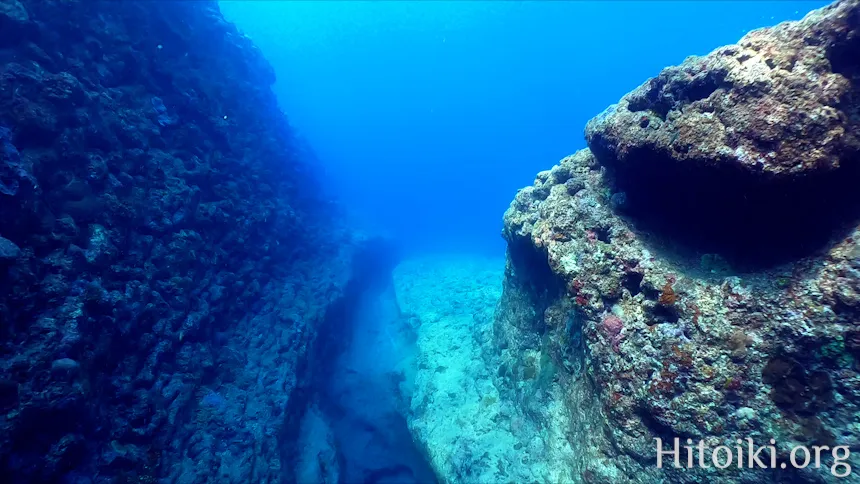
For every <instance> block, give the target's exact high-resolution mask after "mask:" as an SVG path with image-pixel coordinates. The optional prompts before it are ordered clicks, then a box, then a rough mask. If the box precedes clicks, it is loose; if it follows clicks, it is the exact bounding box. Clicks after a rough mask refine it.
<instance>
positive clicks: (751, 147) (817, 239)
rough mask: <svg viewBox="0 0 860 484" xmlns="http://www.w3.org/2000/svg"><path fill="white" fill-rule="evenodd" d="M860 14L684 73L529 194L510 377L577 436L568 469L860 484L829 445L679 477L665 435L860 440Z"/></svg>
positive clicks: (845, 7)
mask: <svg viewBox="0 0 860 484" xmlns="http://www.w3.org/2000/svg"><path fill="white" fill-rule="evenodd" d="M858 18H860V3H858V2H857V1H845V2H839V3H837V4H834V5H833V6H830V7H828V8H825V9H822V10H820V11H817V12H813V13H811V14H810V15H809V16H807V17H806V18H805V19H804V20H803V21H800V22H798V23H787V24H781V25H779V26H777V27H774V28H772V29H763V30H760V31H756V32H752V33H750V34H749V35H747V36H746V37H745V38H744V39H743V40H741V42H740V43H739V44H738V45H736V46H729V47H724V48H721V49H718V50H717V51H715V52H714V53H712V54H710V55H709V56H706V57H704V58H699V59H696V58H692V59H688V60H687V61H686V62H685V63H684V64H683V65H682V66H680V67H677V68H669V69H666V70H664V71H663V72H662V73H661V74H660V75H659V76H658V77H657V78H655V79H653V80H651V81H649V82H648V83H646V84H644V85H643V86H642V87H640V88H639V89H637V90H636V91H634V92H633V93H631V94H629V95H628V96H625V98H624V99H623V100H622V101H621V102H620V103H619V104H618V105H617V106H614V107H612V108H611V109H609V110H607V112H605V113H604V114H602V115H601V116H599V117H598V118H595V119H594V120H593V121H591V122H590V123H589V125H588V128H587V137H588V141H589V147H590V150H589V149H586V150H582V151H580V152H579V153H577V154H575V155H574V156H571V157H569V158H566V159H565V160H562V162H561V163H560V164H559V165H557V166H555V167H553V168H552V170H549V171H546V172H542V173H540V174H538V176H537V179H536V180H535V183H534V186H532V187H528V188H525V189H523V190H521V191H520V192H519V193H518V194H517V196H516V199H515V200H514V202H513V203H512V205H511V207H510V209H509V210H508V211H507V212H506V214H505V229H504V236H505V237H506V239H507V240H508V242H509V250H508V267H507V271H506V278H505V285H504V293H503V296H502V302H501V305H500V308H499V311H498V312H497V315H496V322H495V338H496V346H497V347H498V348H499V350H500V351H501V361H502V370H501V371H500V373H499V377H498V380H497V382H496V387H497V388H500V389H504V392H503V395H502V397H503V398H509V399H510V398H513V399H515V400H516V401H518V402H519V404H520V406H521V407H522V408H524V413H525V414H526V415H530V416H531V418H532V420H533V421H534V422H537V423H539V424H540V425H543V426H544V427H545V428H547V429H551V428H564V429H565V431H564V432H565V434H566V436H567V438H568V440H569V441H570V443H571V445H572V447H573V452H565V451H564V450H563V449H562V448H561V447H560V446H559V445H558V443H557V442H553V441H552V440H551V439H547V441H546V443H545V445H546V448H547V453H548V455H549V456H550V457H549V459H548V460H549V461H551V462H559V461H564V462H565V467H566V469H567V472H568V473H569V474H568V475H566V476H563V479H567V480H571V481H574V482H590V483H595V482H600V483H623V482H659V481H660V480H661V479H668V480H670V481H672V482H690V483H693V482H726V483H739V482H765V481H766V482H837V481H838V482H858V477H857V474H856V472H855V473H854V474H853V475H852V476H851V477H849V478H847V479H841V480H840V479H837V478H836V477H834V476H833V475H832V473H831V467H830V465H831V464H832V463H833V459H832V458H830V453H829V450H828V451H825V452H824V454H823V461H822V468H820V469H815V468H812V467H809V468H806V469H802V470H797V469H791V468H789V469H785V470H781V471H780V470H777V471H765V470H759V469H744V470H739V469H738V468H737V467H736V466H733V467H730V468H727V469H725V470H716V469H714V468H713V467H711V468H710V469H690V470H687V469H684V470H676V469H671V468H670V469H664V470H659V469H657V468H656V462H657V460H656V444H655V441H654V439H655V438H657V437H659V438H662V439H664V440H671V439H672V438H674V437H679V438H681V439H687V438H691V439H693V440H694V442H695V441H697V440H700V439H701V440H704V441H705V443H706V444H707V445H708V446H709V447H710V448H711V449H713V448H714V447H716V446H718V445H727V446H730V447H732V448H734V446H735V445H736V440H737V439H745V438H752V439H754V441H755V442H756V443H759V444H760V445H766V444H767V443H768V441H769V440H770V439H775V441H776V448H777V459H778V462H786V461H787V459H788V452H789V450H790V449H791V447H792V446H794V445H800V444H803V445H827V446H830V447H832V446H834V445H845V446H850V447H852V448H853V449H857V448H858V446H860V425H858V420H857V415H858V412H860V373H858V372H860V352H858V347H860V345H858V343H857V342H858V335H860V326H858V321H860V312H858V307H860V306H858V303H860V297H858V294H860V271H858V266H860V232H858V230H856V227H857V223H858V212H857V210H856V207H857V202H858V198H860V195H858V192H857V190H856V187H857V186H858V184H860V176H858V173H860V171H858V170H857V166H858V163H860V158H859V157H858V145H857V140H858V136H860V126H858V107H860V104H858V102H860V98H858V93H860V91H858V89H860V84H858V81H860V77H858V73H860V70H858V68H860V44H858V29H860V24H858ZM840 190H841V191H840ZM795 197H800V198H799V199H798V198H795ZM822 219H823V220H822ZM544 372H551V373H552V377H551V378H547V379H544V380H541V378H540V376H539V375H541V374H544ZM534 395H542V397H541V398H538V397H536V396H534ZM559 403H561V405H558V404H559ZM854 463H855V464H856V461H854ZM836 470H837V471H839V470H844V469H838V468H837V469H836Z"/></svg>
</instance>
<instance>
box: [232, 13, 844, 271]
mask: <svg viewBox="0 0 860 484" xmlns="http://www.w3.org/2000/svg"><path fill="white" fill-rule="evenodd" d="M826 3H827V2H821V1H804V2H782V1H779V2H778V1H759V2H752V1H749V2H747V1H724V2H705V1H695V2H681V1H667V2H638V1H637V2H621V1H607V2H482V1H474V2H468V1H461V2H429V1H428V2H341V1H326V2H299V1H289V2H276V1H259V2H248V1H241V2H237V1H223V2H221V9H222V11H223V13H224V15H225V16H226V17H227V18H228V19H229V20H232V21H234V22H236V23H237V25H238V26H239V28H240V29H241V30H243V31H244V32H245V33H246V34H247V35H248V36H249V37H251V38H252V39H253V40H254V42H255V43H256V44H257V45H258V46H259V47H260V48H261V49H262V51H263V54H264V55H265V56H266V58H267V59H268V60H269V61H270V62H271V63H272V65H273V67H274V69H275V71H276V74H277V79H278V80H277V83H276V85H275V91H276V93H277V95H278V97H279V99H280V102H281V104H282V106H283V109H284V111H285V112H286V113H288V115H289V116H290V118H291V122H292V124H293V125H294V126H295V127H296V128H297V129H298V130H299V131H300V132H301V133H303V135H304V136H305V137H306V138H307V139H308V140H309V141H310V142H311V144H312V146H313V147H314V150H315V151H316V152H317V154H318V156H319V157H320V160H321V162H322V163H323V165H324V167H325V168H326V170H327V173H328V175H327V180H328V183H327V186H328V188H329V189H331V191H332V193H333V194H334V195H335V196H336V197H337V198H340V199H341V200H343V201H345V202H346V204H347V205H348V206H349V207H351V209H352V211H353V215H354V216H355V217H356V219H357V220H358V221H360V223H361V224H362V225H364V226H366V227H368V228H372V229H374V230H377V231H382V232H386V233H390V234H392V235H393V236H395V237H397V238H398V240H400V241H401V243H403V244H404V245H405V246H406V248H407V249H410V250H412V251H422V252H423V251H428V250H429V251H436V250H452V249H453V250H457V251H468V252H476V253H485V254H491V255H498V254H501V253H502V252H503V250H504V243H503V241H502V239H501V237H500V236H499V232H500V230H501V226H502V214H503V213H504V211H505V209H506V208H507V206H508V204H509V203H510V201H511V200H512V198H513V196H514V194H515V193H516V190H517V189H518V188H521V187H523V186H526V185H529V184H531V182H532V180H533V179H534V175H535V174H536V173H537V172H539V171H541V170H545V169H548V168H549V167H551V166H552V165H553V164H554V163H555V162H557V161H558V160H559V159H561V158H562V157H564V156H567V155H569V154H572V153H573V152H574V151H576V150H578V149H580V148H583V147H585V142H584V140H583V136H582V131H583V128H584V126H585V123H586V122H587V121H588V120H589V119H590V118H591V117H593V116H594V115H596V114H597V113H599V112H600V111H602V110H603V109H604V108H606V107H607V106H608V105H609V104H612V103H614V102H616V101H617V100H618V98H620V97H621V96H622V95H624V94H625V93H626V92H628V91H630V90H631V89H633V88H635V87H636V86H638V85H639V84H641V83H642V82H644V81H645V80H647V79H648V78H649V77H651V76H654V75H656V74H657V73H658V72H659V71H660V69H661V68H663V67H665V66H668V65H673V64H677V63H679V62H681V61H682V60H683V59H684V58H685V57H686V56H688V55H693V54H700V55H701V54H706V53H708V52H709V51H710V50H712V49H714V48H716V47H719V46H721V45H724V44H729V43H734V42H736V41H737V40H738V39H739V38H740V37H741V36H742V35H743V34H744V33H745V32H747V31H748V30H750V29H754V28H758V27H762V26H767V25H773V24H775V23H778V22H780V21H783V20H792V19H798V18H801V17H802V16H803V15H804V14H805V13H806V12H808V11H810V10H812V9H815V8H819V7H821V6H823V5H824V4H826Z"/></svg>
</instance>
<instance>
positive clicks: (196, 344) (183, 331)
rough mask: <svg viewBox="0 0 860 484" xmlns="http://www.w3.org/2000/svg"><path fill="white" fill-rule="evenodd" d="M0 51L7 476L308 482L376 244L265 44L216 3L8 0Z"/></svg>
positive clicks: (1, 399) (2, 5) (0, 465)
mask: <svg viewBox="0 0 860 484" xmlns="http://www.w3.org/2000/svg"><path fill="white" fill-rule="evenodd" d="M0 57H2V62H0V227H2V237H0V412H2V414H0V476H2V478H1V479H0V480H2V481H3V482H21V483H23V482H46V483H58V482H63V483H92V484H96V483H117V482H128V483H131V482H136V483H145V482H156V481H158V482H165V483H177V482H182V483H202V482H214V481H218V482H235V483H239V482H284V481H290V480H292V479H293V478H294V476H293V475H292V469H291V467H290V465H289V460H290V459H292V458H294V455H293V454H291V453H290V452H288V451H287V450H286V449H287V448H288V446H289V444H290V442H291V441H292V440H293V437H294V435H293V434H294V433H295V431H296V430H295V428H294V427H295V425H291V424H290V422H291V419H296V418H298V417H297V415H301V411H302V410H303V406H304V405H305V403H306V402H305V398H304V397H303V393H305V392H304V391H302V388H304V387H305V386H306V384H307V379H308V378H309V376H310V375H309V373H308V371H309V370H308V368H309V367H310V365H307V364H306V361H305V360H306V358H307V354H308V351H309V348H310V347H312V346H313V341H314V338H315V335H316V329H317V327H318V326H319V325H320V324H322V321H323V320H324V319H325V316H326V313H327V311H328V308H329V307H330V305H332V304H333V303H334V302H335V301H336V300H337V299H339V298H341V297H342V296H343V294H344V291H345V290H346V289H345V288H346V286H347V282H349V279H350V277H352V272H351V270H350V268H351V267H352V266H353V256H354V255H355V253H356V251H357V250H358V245H359V243H358V242H359V241H357V240H355V239H354V238H353V237H352V235H351V233H350V232H349V231H348V230H346V229H345V228H344V227H342V223H341V222H339V220H340V217H339V216H338V215H337V210H336V209H334V207H333V206H332V205H331V204H330V203H329V202H327V201H326V200H325V199H324V198H323V197H322V196H321V193H320V191H319V190H318V185H317V184H318V180H317V179H316V178H315V177H314V176H313V174H312V173H311V167H310V166H308V165H309V162H311V161H312V160H309V159H308V158H307V157H306V156H305V154H304V153H305V149H304V146H303V144H302V143H301V142H300V140H298V139H297V138H296V137H295V135H294V134H293V132H292V130H291V129H290V127H289V125H288V123H287V120H286V119H285V117H284V116H283V114H282V112H281V111H280V109H279V108H278V106H277V102H276V99H275V96H274V94H273V93H272V91H271V89H270V86H271V84H272V82H273V81H274V78H273V75H272V69H271V67H270V66H269V65H268V64H267V63H266V61H265V59H263V58H262V55H261V54H260V51H259V50H258V49H256V48H255V47H254V46H253V44H252V43H251V42H250V41H249V40H248V39H247V38H246V37H245V36H243V35H242V34H241V33H239V32H238V31H237V30H236V28H235V27H234V26H233V25H231V24H229V23H227V22H225V21H224V19H223V18H222V17H221V15H220V13H219V11H218V7H217V4H216V3H215V2H182V1H179V2H150V1H140V2H92V1H89V0H26V1H25V0H0ZM282 459H283V460H284V462H283V463H282V462H281V461H282Z"/></svg>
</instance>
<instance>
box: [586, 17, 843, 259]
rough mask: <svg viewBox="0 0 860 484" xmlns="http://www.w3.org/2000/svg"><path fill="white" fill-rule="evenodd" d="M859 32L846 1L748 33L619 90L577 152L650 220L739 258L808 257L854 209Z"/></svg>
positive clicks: (654, 226) (706, 248)
mask: <svg viewBox="0 0 860 484" xmlns="http://www.w3.org/2000/svg"><path fill="white" fill-rule="evenodd" d="M858 39H860V14H858V8H857V3H856V2H841V3H837V4H834V5H833V6H831V7H828V8H826V9H822V10H820V11H818V12H814V13H811V14H810V15H808V16H807V17H806V18H805V19H803V20H802V21H799V22H787V23H783V24H780V25H779V26H776V27H772V28H767V29H761V30H757V31H754V32H751V33H750V34H748V35H747V36H745V37H744V38H743V39H742V40H741V41H740V42H739V43H738V44H736V45H731V46H726V47H722V48H720V49H717V50H715V51H714V52H712V53H711V54H709V55H707V56H704V57H690V58H688V59H687V60H686V61H685V62H684V63H683V64H681V65H680V66H676V67H669V68H667V69H664V70H663V71H662V72H661V73H660V74H659V75H658V76H657V77H655V78H653V79H651V80H649V81H648V82H646V83H645V84H643V85H642V86H640V87H639V88H637V89H636V90H634V91H633V92H631V93H629V94H628V95H626V96H624V98H622V99H621V101H620V102H619V103H618V104H617V105H614V106H612V107H611V108H609V109H608V110H607V111H606V112H604V113H603V114H601V115H600V116H598V117H596V118H594V119H593V120H591V121H590V122H589V123H588V125H587V127H586V137H587V140H588V143H589V148H590V149H591V150H592V152H593V153H594V154H595V156H596V157H597V158H598V160H599V161H600V163H601V164H602V165H604V166H606V167H607V168H609V169H610V170H611V172H612V176H613V177H614V183H615V189H616V190H617V191H623V192H625V193H626V195H627V198H628V202H629V203H628V206H629V208H630V211H631V214H635V215H638V218H639V219H640V220H639V222H640V224H642V225H644V226H646V227H647V228H649V229H653V230H656V231H659V232H665V233H667V235H670V236H671V238H673V239H676V240H678V241H679V242H684V243H687V244H688V245H691V246H694V247H697V248H701V249H702V250H704V251H706V252H708V251H715V252H723V253H724V255H725V256H727V257H730V258H733V259H735V260H736V262H739V263H741V262H743V263H748V264H768V263H774V262H784V261H786V260H790V259H793V258H797V257H798V256H803V255H808V254H809V253H810V252H811V251H812V250H814V249H815V248H817V247H819V246H820V245H821V244H822V243H824V242H826V240H827V237H828V236H829V235H830V234H831V233H832V231H833V230H835V229H837V228H840V227H842V224H844V222H845V221H846V219H849V220H850V219H853V218H856V217H857V216H858V214H860V211H858V202H857V199H858V195H857V191H856V189H854V188H853V187H854V186H856V183H857V181H858V180H860V155H859V154H860V96H858V90H860V73H858V69H857V66H856V58H857V56H858V55H860V40H858ZM691 225H692V227H690V226H691ZM681 227H683V228H681ZM777 247H778V248H777Z"/></svg>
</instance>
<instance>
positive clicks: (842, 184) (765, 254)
mask: <svg viewBox="0 0 860 484" xmlns="http://www.w3.org/2000/svg"><path fill="white" fill-rule="evenodd" d="M631 157H632V158H637V163H630V164H627V165H625V166H624V169H623V170H612V169H611V167H614V166H616V164H615V163H614V162H613V160H611V159H610V160H607V159H605V158H604V159H603V160H602V161H603V162H604V164H605V165H607V166H609V167H610V177H611V179H612V181H613V183H614V184H615V185H616V187H615V188H616V190H617V191H623V192H625V193H626V196H627V203H626V204H625V215H626V216H629V218H630V221H631V222H632V224H633V225H634V227H635V228H636V230H638V231H640V232H642V233H644V234H646V235H647V237H646V239H649V240H650V241H651V242H653V243H655V244H660V243H664V244H666V245H667V246H669V245H671V246H673V250H671V251H670V252H677V253H679V254H684V255H690V256H693V255H698V256H701V255H702V254H718V255H719V256H720V257H722V258H724V259H725V260H726V261H728V263H729V264H731V266H732V267H733V268H735V269H736V270H739V271H756V270H761V269H764V268H768V267H771V266H775V265H779V264H782V263H787V262H791V261H794V260H797V259H800V258H803V257H806V256H810V255H813V254H815V253H816V252H818V251H820V250H822V249H824V248H825V247H826V246H827V245H828V243H829V242H830V241H831V240H832V239H833V238H834V237H838V236H841V235H844V234H846V233H847V231H848V230H849V229H850V228H851V227H852V226H853V223H854V222H856V221H858V219H860V192H857V190H856V186H857V185H858V183H860V166H858V163H856V161H858V160H857V159H856V155H855V158H854V159H851V158H849V157H846V159H845V161H844V162H843V163H842V166H841V168H839V169H837V170H834V171H832V172H830V173H825V174H813V175H805V176H803V177H796V178H791V179H781V180H776V179H772V178H768V177H766V176H765V175H762V174H752V173H749V172H745V171H741V170H740V169H734V168H728V167H725V166H719V167H713V165H712V166H708V167H703V166H702V164H700V163H696V162H693V161H686V162H684V163H679V162H677V161H675V160H672V159H669V158H667V157H665V156H655V155H653V154H652V153H648V152H644V151H643V152H639V153H633V154H631ZM693 262H697V261H693Z"/></svg>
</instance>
